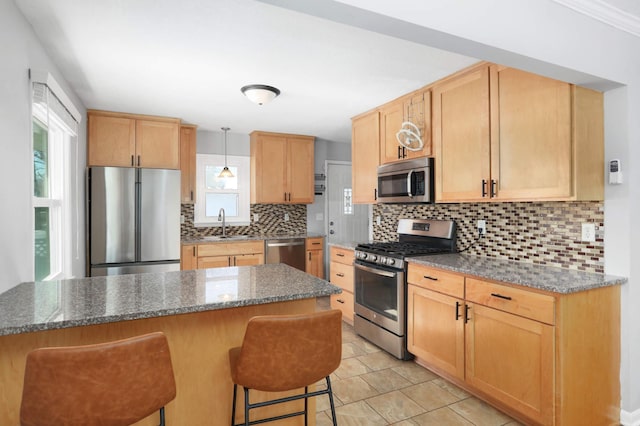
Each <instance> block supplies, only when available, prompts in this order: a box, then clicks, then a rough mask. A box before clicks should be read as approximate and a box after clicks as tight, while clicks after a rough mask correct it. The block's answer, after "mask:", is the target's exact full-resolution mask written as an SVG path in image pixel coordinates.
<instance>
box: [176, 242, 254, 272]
mask: <svg viewBox="0 0 640 426" xmlns="http://www.w3.org/2000/svg"><path fill="white" fill-rule="evenodd" d="M263 263H264V242H263V241H242V242H236V243H226V242H225V243H206V244H197V245H196V244H189V245H183V246H182V257H181V259H180V268H181V269H182V270H187V269H208V268H222V267H227V266H251V265H261V264H263Z"/></svg>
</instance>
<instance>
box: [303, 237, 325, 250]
mask: <svg viewBox="0 0 640 426" xmlns="http://www.w3.org/2000/svg"><path fill="white" fill-rule="evenodd" d="M323 240H324V238H322V237H313V238H307V239H306V240H305V249H306V250H322V249H323V247H322V246H324V244H323Z"/></svg>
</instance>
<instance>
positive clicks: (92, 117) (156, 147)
mask: <svg viewBox="0 0 640 426" xmlns="http://www.w3.org/2000/svg"><path fill="white" fill-rule="evenodd" d="M87 115H88V126H89V127H88V138H87V165H88V166H117V167H147V168H161V169H179V168H180V140H179V134H180V120H179V119H175V118H164V117H151V116H143V115H134V114H123V113H114V112H107V111H94V110H90V111H88V113H87Z"/></svg>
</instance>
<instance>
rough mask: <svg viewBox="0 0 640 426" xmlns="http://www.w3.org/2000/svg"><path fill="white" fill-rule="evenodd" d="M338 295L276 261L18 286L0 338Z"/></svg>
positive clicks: (4, 307) (1, 321)
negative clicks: (274, 262)
mask: <svg viewBox="0 0 640 426" xmlns="http://www.w3.org/2000/svg"><path fill="white" fill-rule="evenodd" d="M340 292H341V290H340V288H339V287H336V286H334V285H332V284H330V283H328V282H327V281H325V280H322V279H319V278H316V277H314V276H312V275H308V274H305V273H304V272H302V271H299V270H297V269H295V268H292V267H290V266H287V265H284V264H270V265H257V266H241V267H231V268H214V269H199V270H194V271H176V272H164V273H150V274H132V275H118V276H110V277H94V278H82V279H72V280H60V281H46V282H37V283H33V282H31V283H22V284H19V285H18V286H16V287H13V288H12V289H10V290H8V291H6V292H5V293H2V294H0V336H3V335H8V334H20V333H28V332H33V331H41V330H52V329H58V328H67V327H77V326H84V325H93V324H104V323H111V322H119V321H126V320H135V319H142V318H153V317H160V316H168V315H177V314H185V313H191V312H202V311H212V310H218V309H229V308H235V307H240V306H249V305H259V304H264V303H273V302H284V301H289V300H300V299H308V298H313V297H318V296H328V295H331V294H338V293H340Z"/></svg>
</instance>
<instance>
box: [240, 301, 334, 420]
mask: <svg viewBox="0 0 640 426" xmlns="http://www.w3.org/2000/svg"><path fill="white" fill-rule="evenodd" d="M341 358H342V312H341V311H340V310H337V309H334V310H330V311H320V312H314V313H310V314H300V315H269V316H258V317H254V318H251V319H250V320H249V323H248V324H247V330H246V332H245V335H244V340H243V342H242V346H241V347H237V348H233V349H231V350H230V351H229V363H230V367H231V378H232V380H233V384H234V385H233V407H232V414H231V425H232V426H233V425H235V410H236V396H237V389H238V385H240V386H242V387H243V388H244V397H245V398H244V399H245V404H244V411H245V414H244V419H245V421H244V425H246V426H248V425H252V424H257V423H264V422H266V421H273V420H279V419H283V418H288V417H294V416H300V415H304V417H305V425H306V424H307V419H308V413H307V411H308V410H307V400H308V398H309V397H314V396H319V395H324V394H326V395H327V396H328V397H329V403H330V405H331V415H332V419H333V424H334V425H337V421H336V414H335V406H334V403H333V392H332V390H331V380H330V377H329V375H330V374H331V373H332V372H334V371H335V370H336V368H338V367H339V366H340V361H341ZM322 379H324V380H325V382H326V388H325V389H321V390H317V391H312V392H309V389H308V387H309V386H311V385H313V384H315V383H316V382H318V381H320V380H322ZM301 388H304V393H302V394H298V395H294V396H290V397H285V398H277V399H272V400H270V401H265V402H257V403H253V404H252V403H250V402H249V390H250V389H254V390H259V391H265V392H281V391H291V390H294V389H301ZM299 399H304V410H303V411H297V412H294V413H288V414H283V415H281V416H274V417H271V418H269V419H261V420H255V421H250V420H249V411H250V410H251V409H253V408H259V407H264V406H268V405H274V404H280V403H283V402H288V401H292V400H299ZM313 414H314V415H315V413H313Z"/></svg>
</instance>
